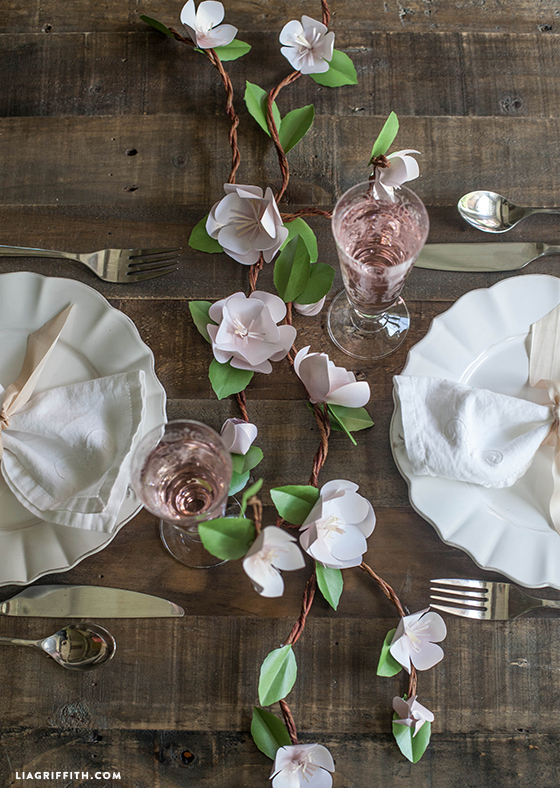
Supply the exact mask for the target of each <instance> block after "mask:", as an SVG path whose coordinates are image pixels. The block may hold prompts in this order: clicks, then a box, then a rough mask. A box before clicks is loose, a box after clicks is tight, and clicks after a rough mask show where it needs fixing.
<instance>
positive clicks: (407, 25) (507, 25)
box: [0, 0, 558, 38]
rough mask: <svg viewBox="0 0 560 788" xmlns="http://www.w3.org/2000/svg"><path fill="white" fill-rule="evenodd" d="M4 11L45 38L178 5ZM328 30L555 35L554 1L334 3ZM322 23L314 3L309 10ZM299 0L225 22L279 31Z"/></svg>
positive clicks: (234, 1)
mask: <svg viewBox="0 0 560 788" xmlns="http://www.w3.org/2000/svg"><path fill="white" fill-rule="evenodd" d="M4 5H5V8H4V9H3V15H2V20H1V24H2V27H1V28H0V30H1V31H2V32H8V33H16V32H29V31H30V30H36V31H37V32H43V33H44V34H45V35H48V34H49V33H51V32H68V31H75V30H78V31H84V30H85V31H96V30H129V29H130V28H131V27H134V28H136V29H145V26H144V24H143V23H142V22H141V21H140V15H141V14H147V15H148V16H151V17H155V18H156V19H159V20H161V21H162V22H164V23H165V24H167V25H171V26H175V27H179V26H180V21H179V17H180V9H181V5H182V4H181V3H177V2H175V0H139V1H138V2H137V1H136V0H128V2H119V0H106V2H105V3H104V4H103V11H104V13H103V14H100V13H99V9H98V8H96V7H92V6H91V5H90V4H89V3H86V4H84V3H81V2H66V3H64V6H61V4H60V3H57V2H56V0H43V2H41V4H40V6H39V5H34V6H33V7H30V6H27V7H26V6H25V5H22V4H21V3H20V2H19V1H18V0H7V2H5V4H4ZM330 6H331V10H332V11H333V14H334V16H333V22H332V27H333V29H334V30H335V32H336V31H342V30H348V29H349V30H366V31H369V30H382V31H383V30H401V29H403V28H404V29H410V30H413V31H415V32H417V31H425V30H430V29H438V30H453V31H455V30H459V31H461V30H480V31H491V32H493V31H501V32H506V31H511V32H526V33H534V32H537V31H538V32H542V33H543V34H546V33H549V32H551V31H555V30H557V25H558V17H557V15H556V13H555V11H556V10H557V9H556V4H555V3H554V0H543V2H540V0H525V2H523V3H512V2H506V3H504V2H500V0H489V1H488V2H485V3H484V4H481V3H478V2H475V0H462V1H461V2H459V3H450V2H448V0H430V2H428V3H426V2H422V0H410V2H407V4H406V6H403V5H402V4H401V3H399V2H396V0H391V2H382V0H372V2H367V3H364V2H363V0H344V2H341V1H340V0H332V2H331V3H330ZM307 10H308V12H309V14H311V15H312V16H315V18H320V12H321V7H320V5H319V2H318V0H316V1H315V5H314V6H313V5H311V6H310V8H308V9H307ZM301 13H302V11H301V3H300V2H299V0H278V2H276V3H274V5H271V4H270V3H269V2H268V0H231V2H230V3H229V4H228V12H227V21H228V22H229V23H231V24H234V25H236V27H238V28H239V30H240V37H241V38H243V33H244V32H245V31H253V30H256V31H261V30H263V29H266V30H277V31H278V32H279V31H280V29H281V28H282V26H283V25H284V24H285V23H286V22H287V21H289V20H290V19H296V18H297V19H299V18H300V16H301Z"/></svg>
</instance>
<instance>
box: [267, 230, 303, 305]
mask: <svg viewBox="0 0 560 788" xmlns="http://www.w3.org/2000/svg"><path fill="white" fill-rule="evenodd" d="M310 272H311V263H310V259H309V252H308V251H307V246H306V244H305V241H304V240H303V238H301V237H300V236H299V235H296V236H295V238H292V240H291V241H290V243H289V244H287V246H286V247H285V248H284V250H283V251H282V252H280V254H279V255H278V257H277V259H276V262H275V264H274V286H275V288H276V290H277V291H278V295H279V296H280V298H282V299H283V300H284V301H285V302H286V303H288V302H289V301H294V299H295V298H297V296H298V295H299V294H300V293H302V292H303V291H304V289H305V287H306V285H307V282H308V280H309V274H310Z"/></svg>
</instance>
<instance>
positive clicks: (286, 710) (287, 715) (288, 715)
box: [279, 700, 299, 744]
mask: <svg viewBox="0 0 560 788" xmlns="http://www.w3.org/2000/svg"><path fill="white" fill-rule="evenodd" d="M279 702H280V709H281V711H282V716H283V717H284V722H285V723H286V728H287V729H288V734H289V736H290V741H291V742H292V744H299V742H298V737H297V730H296V724H295V722H294V718H293V717H292V712H291V711H290V707H289V706H288V704H287V703H286V701H285V700H281V701H279Z"/></svg>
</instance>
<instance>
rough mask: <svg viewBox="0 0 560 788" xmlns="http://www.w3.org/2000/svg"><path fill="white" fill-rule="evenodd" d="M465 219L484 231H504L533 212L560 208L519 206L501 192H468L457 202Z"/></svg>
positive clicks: (558, 211) (551, 211)
mask: <svg viewBox="0 0 560 788" xmlns="http://www.w3.org/2000/svg"><path fill="white" fill-rule="evenodd" d="M457 210H458V211H459V213H460V214H461V216H462V217H463V219H464V220H465V221H467V222H468V223H469V224H472V226H473V227H476V228H477V229H478V230H482V231H483V232H485V233H505V232H507V231H508V230H511V228H512V227H515V225H516V224H517V223H518V222H520V221H521V220H522V219H525V218H526V217H527V216H531V214H533V213H560V208H519V207H518V206H517V205H514V204H513V203H511V202H509V200H506V198H505V197H502V195H501V194H496V193H495V192H487V191H477V192H469V194H465V195H464V196H463V197H461V199H460V200H459V202H458V203H457Z"/></svg>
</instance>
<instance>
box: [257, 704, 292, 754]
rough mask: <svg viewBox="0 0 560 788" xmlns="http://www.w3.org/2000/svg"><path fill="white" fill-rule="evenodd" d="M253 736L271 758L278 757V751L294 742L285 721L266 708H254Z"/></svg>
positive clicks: (260, 747)
mask: <svg viewBox="0 0 560 788" xmlns="http://www.w3.org/2000/svg"><path fill="white" fill-rule="evenodd" d="M251 736H252V737H253V741H254V742H255V744H256V745H257V748H258V749H259V750H260V751H261V752H264V754H265V755H267V756H268V757H269V758H271V759H272V760H274V759H275V758H276V751H277V750H278V749H279V748H280V747H286V746H287V745H290V744H291V743H292V741H291V739H290V734H289V733H288V731H287V729H286V726H285V725H284V723H283V722H282V721H281V720H279V719H278V717H275V716H274V714H271V713H270V712H269V711H265V709H259V708H258V707H257V706H255V707H254V708H253V720H252V722H251Z"/></svg>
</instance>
